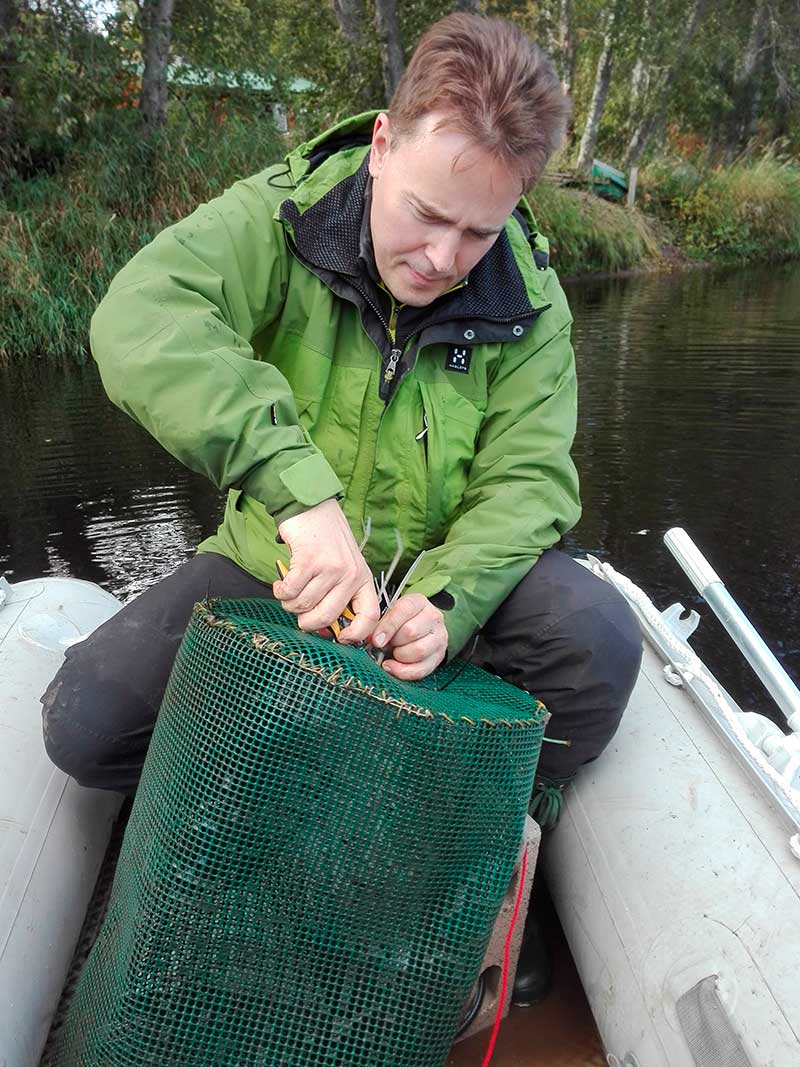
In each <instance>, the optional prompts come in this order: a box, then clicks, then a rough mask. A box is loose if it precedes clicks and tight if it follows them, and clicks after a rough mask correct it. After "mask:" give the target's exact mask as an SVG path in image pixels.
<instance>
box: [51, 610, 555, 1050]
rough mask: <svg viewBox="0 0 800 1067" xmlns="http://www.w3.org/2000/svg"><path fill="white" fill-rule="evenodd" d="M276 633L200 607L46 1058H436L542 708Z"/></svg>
mask: <svg viewBox="0 0 800 1067" xmlns="http://www.w3.org/2000/svg"><path fill="white" fill-rule="evenodd" d="M287 620H288V616H287V615H286V614H285V613H284V612H283V610H282V608H281V607H280V606H279V605H278V604H276V603H273V602H270V601H266V600H264V601H262V600H238V601H237V600H216V601H211V602H209V603H207V604H198V605H196V606H195V609H194V612H193V615H192V619H191V622H190V625H189V627H188V630H187V632H186V635H185V637H184V640H183V643H182V645H181V648H180V650H179V653H178V656H177V659H176V661H175V666H174V668H173V671H172V675H171V678H170V681H169V685H168V687H167V691H166V693H165V696H164V702H163V704H162V708H161V712H160V715H159V719H158V722H157V724H156V728H155V731H154V734H153V739H152V742H151V745H150V750H149V753H148V758H147V761H146V764H145V768H144V773H143V775H142V780H141V784H140V787H139V790H138V793H137V795H136V800H135V803H134V807H133V812H132V814H131V819H130V822H129V825H128V830H127V833H126V837H125V842H124V844H123V848H122V853H121V855H120V860H119V865H118V868H117V874H116V878H115V881H114V887H113V891H112V896H111V902H110V904H109V911H108V915H107V918H106V921H105V923H104V925H103V928H102V930H101V932H100V934H99V936H98V940H97V942H96V944H95V946H94V948H93V950H92V954H91V956H90V958H89V962H88V964H87V967H86V969H85V971H84V973H83V975H82V977H81V980H80V983H79V985H78V989H77V991H76V994H75V999H74V1000H73V1003H72V1005H71V1007H70V1010H69V1012H68V1015H67V1019H66V1021H65V1025H64V1028H63V1030H62V1033H61V1036H60V1040H59V1044H58V1047H57V1049H56V1050H55V1056H54V1060H55V1062H56V1063H57V1064H58V1065H59V1067H139V1065H141V1067H144V1065H147V1067H412V1065H413V1067H441V1065H442V1064H444V1062H445V1059H446V1056H447V1052H448V1049H449V1047H450V1044H451V1042H452V1040H453V1038H454V1036H455V1033H456V1031H457V1029H458V1023H459V1019H460V1015H461V1010H462V1008H463V1005H464V1003H465V1001H466V999H467V997H468V995H469V992H470V988H471V986H472V983H473V981H474V980H475V978H476V976H477V974H478V971H479V969H480V964H481V960H482V957H483V952H484V948H485V946H486V943H487V941H488V938H489V934H490V932H491V928H492V924H493V921H494V919H495V916H496V913H497V911H498V908H499V906H500V902H501V900H502V897H503V893H504V891H505V889H506V886H507V885H508V882H509V879H510V877H511V875H512V871H513V867H514V863H515V860H516V856H517V850H518V846H519V842H520V837H521V834H522V830H523V825H524V819H525V812H526V807H527V803H528V800H529V798H530V793H531V787H532V783H533V776H534V772H535V768H536V761H537V758H538V754H539V749H540V747H541V740H542V733H543V730H544V721H545V717H546V713H545V711H544V708H543V706H542V705H541V704H539V703H538V702H537V701H536V700H535V699H534V698H533V697H531V696H529V695H528V694H526V693H524V692H522V691H521V690H519V689H516V688H515V687H513V686H510V685H507V684H505V683H504V682H502V681H500V680H499V679H497V678H495V677H493V676H491V675H489V674H486V673H484V672H483V671H480V670H478V669H477V668H474V667H471V666H466V667H465V668H463V669H461V670H460V673H457V674H456V673H455V671H454V668H453V666H452V665H451V666H448V667H445V668H440V669H439V670H438V671H437V672H435V673H434V674H433V675H431V676H430V677H429V678H427V679H425V681H424V682H423V683H420V684H410V683H402V682H397V681H395V680H393V679H391V678H389V676H388V675H387V674H386V673H385V672H384V671H381V670H380V669H379V668H378V667H377V666H376V665H375V664H374V662H373V661H372V659H371V658H370V657H369V655H368V654H367V653H366V652H365V651H363V650H360V649H354V648H348V647H346V646H342V645H338V644H334V643H333V642H330V641H324V640H322V639H321V638H318V637H315V636H311V635H306V634H303V633H301V632H300V631H298V630H297V629H296V628H295V627H294V626H293V624H291V623H290V622H288V621H287ZM448 681H449V684H448ZM443 685H445V686H446V688H444V689H440V688H439V687H440V686H443Z"/></svg>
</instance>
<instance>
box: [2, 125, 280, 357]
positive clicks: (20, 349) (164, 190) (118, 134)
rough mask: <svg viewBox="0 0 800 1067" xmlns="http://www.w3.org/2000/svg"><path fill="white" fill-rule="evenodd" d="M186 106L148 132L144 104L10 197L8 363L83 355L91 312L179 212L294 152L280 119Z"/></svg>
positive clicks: (6, 228) (5, 236)
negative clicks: (212, 117)
mask: <svg viewBox="0 0 800 1067" xmlns="http://www.w3.org/2000/svg"><path fill="white" fill-rule="evenodd" d="M201 118H202V113H201V112H200V109H199V108H198V109H196V114H194V115H192V114H191V113H186V112H183V111H182V112H181V113H180V114H179V115H176V116H175V117H174V118H173V120H172V121H171V122H170V124H169V126H168V127H167V129H166V130H165V131H164V132H163V134H162V135H161V136H160V137H157V138H155V139H153V140H151V141H148V142H145V141H143V140H142V138H141V132H140V128H139V121H138V115H137V114H136V113H135V112H128V113H124V114H123V115H122V116H117V117H116V118H115V120H114V121H113V124H112V123H108V124H107V125H106V126H101V127H99V128H97V129H96V130H95V131H94V133H93V135H92V136H91V137H87V138H86V139H85V140H84V141H82V142H80V143H79V144H78V145H76V146H75V147H74V149H73V151H72V153H71V154H70V156H69V157H68V158H67V159H66V161H65V163H64V166H63V168H62V170H61V172H60V173H59V174H57V175H45V174H42V175H39V176H38V177H37V178H35V179H30V180H27V181H24V180H22V179H20V178H17V179H15V180H14V181H12V182H11V184H10V185H9V186H8V188H7V190H6V197H5V201H4V202H3V203H2V206H0V363H2V362H4V361H5V360H8V359H9V358H10V357H11V356H12V355H13V356H14V357H15V358H37V357H41V356H43V355H44V356H46V357H50V358H52V357H55V358H71V359H78V360H82V359H84V358H85V355H86V345H87V340H88V329H89V319H90V317H91V315H92V312H93V311H94V309H95V307H96V306H97V304H98V303H99V301H100V299H101V297H102V296H103V294H104V293H105V291H106V289H107V288H108V285H109V283H110V281H111V279H112V278H113V276H114V275H115V274H116V272H117V271H118V270H119V269H120V267H122V266H123V265H124V264H125V263H126V262H127V261H128V260H129V259H130V257H131V256H132V255H133V254H134V253H135V252H136V251H137V250H138V249H139V248H141V247H142V246H143V245H144V244H146V243H147V242H148V241H150V240H152V238H153V237H155V235H156V234H157V233H158V232H159V231H160V230H161V229H163V228H164V227H165V226H167V225H169V224H170V223H171V222H174V221H176V220H177V219H179V218H181V217H183V216H184V215H187V214H189V212H191V211H192V210H193V209H194V207H196V206H197V204H199V203H202V202H204V201H206V200H208V199H210V198H211V197H213V196H215V195H217V194H219V193H221V192H222V191H223V189H225V188H226V187H227V186H228V185H230V184H231V183H232V182H234V181H236V180H237V179H238V178H241V177H244V176H246V175H248V174H252V173H254V172H256V171H258V170H260V169H261V168H262V167H264V166H266V165H267V164H268V163H270V162H272V161H274V160H275V159H278V158H280V156H281V155H282V154H283V152H284V151H285V146H284V145H283V144H282V143H281V141H280V138H279V136H278V134H277V133H276V131H275V129H274V125H273V123H272V121H271V119H269V118H266V117H265V116H263V115H262V116H261V117H259V118H255V117H253V116H248V115H241V114H236V113H233V114H230V115H228V117H227V118H226V119H225V121H224V123H223V126H222V127H221V128H220V127H219V126H218V125H217V124H216V122H214V123H209V122H208V121H206V122H205V124H201V122H200V119H201Z"/></svg>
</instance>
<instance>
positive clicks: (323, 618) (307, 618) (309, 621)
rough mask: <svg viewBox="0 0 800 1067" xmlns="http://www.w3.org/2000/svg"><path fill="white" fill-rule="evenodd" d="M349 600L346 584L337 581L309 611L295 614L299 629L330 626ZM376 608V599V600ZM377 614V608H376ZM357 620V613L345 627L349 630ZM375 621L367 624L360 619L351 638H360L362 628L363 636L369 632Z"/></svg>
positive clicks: (319, 628)
mask: <svg viewBox="0 0 800 1067" xmlns="http://www.w3.org/2000/svg"><path fill="white" fill-rule="evenodd" d="M349 601H350V592H349V588H348V586H347V585H345V584H343V583H341V582H340V583H339V584H338V585H336V586H334V588H333V589H331V591H330V592H329V593H328V594H327V596H324V597H323V598H322V600H320V602H319V603H318V604H317V605H316V606H315V607H314V608H312V610H311V611H305V612H301V613H300V614H299V615H298V616H297V623H298V625H299V627H300V629H301V630H307V631H309V632H313V631H315V630H322V629H324V627H326V626H330V625H331V623H332V622H336V620H337V619H338V618H339V616H340V615H341V614H342V612H343V611H344V609H345V608H346V607H347V606H348V603H349ZM376 609H377V600H376ZM376 614H377V610H376ZM358 622H359V619H358V615H356V618H355V619H354V621H353V622H351V623H350V625H349V626H348V627H347V629H348V630H349V629H350V627H351V626H356V623H358ZM374 625H375V621H374V620H372V621H371V622H369V623H368V624H367V625H365V624H364V622H363V621H362V622H361V623H359V627H358V628H357V629H356V631H355V636H354V637H353V640H360V638H358V636H357V634H358V633H359V632H360V631H361V630H363V632H364V636H365V637H366V635H367V634H369V632H370V630H371V629H372V628H373V627H374Z"/></svg>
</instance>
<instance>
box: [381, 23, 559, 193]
mask: <svg viewBox="0 0 800 1067" xmlns="http://www.w3.org/2000/svg"><path fill="white" fill-rule="evenodd" d="M570 110H571V109H570V103H569V100H568V99H567V97H566V95H565V94H564V91H563V89H562V88H561V83H560V81H559V78H558V75H557V74H556V72H555V69H554V67H553V64H552V63H551V61H550V59H549V58H548V57H547V56H546V55H545V53H544V52H543V51H542V49H541V48H539V46H538V45H537V44H534V42H533V41H531V40H530V39H529V38H528V37H527V36H526V35H525V34H524V33H523V32H522V30H520V29H519V28H518V27H517V26H514V25H513V24H512V23H510V22H506V21H505V20H504V19H497V18H485V17H484V16H482V15H470V14H465V13H457V14H454V15H447V16H446V17H445V18H443V19H440V20H439V21H438V22H435V23H434V24H433V26H431V27H430V29H429V30H428V31H427V32H426V33H425V34H423V36H422V37H421V38H420V41H419V43H418V44H417V47H416V49H415V50H414V54H413V56H412V57H411V61H410V63H409V64H408V67H407V68H406V71H405V73H404V74H403V77H402V79H401V81H400V84H399V85H398V86H397V89H396V90H395V94H394V96H393V97H392V102H391V104H390V105H389V117H390V120H391V123H392V129H393V131H395V132H396V133H397V135H398V137H399V138H400V139H401V140H402V139H403V138H405V137H406V136H407V135H409V134H411V133H412V132H413V129H414V126H415V124H416V123H417V121H418V120H419V119H421V118H423V117H424V116H425V115H429V114H430V113H431V112H432V111H442V112H446V113H447V115H446V118H445V119H444V120H443V121H441V122H439V123H437V126H436V128H437V129H440V128H444V127H447V128H448V129H452V130H457V131H458V132H459V133H463V134H465V135H466V136H467V137H468V138H469V139H470V140H471V141H473V142H474V144H475V145H477V146H478V147H480V148H482V149H484V150H485V151H487V152H489V153H490V154H491V155H493V156H495V158H497V159H500V160H502V162H503V163H505V164H506V166H508V167H509V168H510V169H511V170H512V171H514V172H516V173H517V174H519V176H520V178H521V180H522V184H523V187H524V188H526V189H527V188H529V187H530V186H531V185H533V183H534V182H535V181H536V180H537V178H539V177H540V175H541V173H542V171H543V170H544V168H545V164H546V163H547V160H548V159H549V158H550V156H551V155H552V154H553V152H555V150H556V149H557V148H558V147H559V145H560V144H561V142H562V140H563V137H564V131H565V129H566V125H567V120H568V119H569V115H570Z"/></svg>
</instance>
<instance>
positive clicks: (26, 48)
mask: <svg viewBox="0 0 800 1067" xmlns="http://www.w3.org/2000/svg"><path fill="white" fill-rule="evenodd" d="M90 15H91V13H90V12H89V11H87V9H86V6H85V5H83V4H80V3H79V2H77V0H58V2H56V3H53V4H42V5H37V6H36V8H32V9H28V8H24V7H23V8H22V9H21V11H20V25H19V29H18V31H17V33H16V34H15V41H14V44H15V51H16V68H15V69H16V80H15V86H14V95H15V106H16V109H17V127H18V131H19V133H20V135H21V137H22V143H21V145H20V146H19V149H20V156H21V158H22V159H23V160H25V161H27V167H28V168H29V170H32V171H36V170H40V169H51V168H52V167H53V166H55V165H57V164H58V162H59V161H60V160H61V159H62V158H63V156H64V154H65V152H66V151H67V150H68V148H69V145H70V144H71V143H72V142H73V141H74V140H76V139H77V138H79V137H81V136H82V135H83V133H84V132H85V130H86V129H87V127H88V126H89V125H90V124H91V122H92V120H93V118H94V116H95V114H96V113H97V112H98V111H100V110H103V109H105V108H108V107H110V106H112V103H113V101H114V100H115V98H117V97H118V88H119V86H118V78H117V62H118V61H117V56H116V54H115V52H114V49H113V47H112V46H111V44H110V43H109V41H108V40H107V39H106V38H104V37H103V36H102V35H101V34H99V33H98V32H97V29H96V27H95V26H94V24H93V23H92V21H91V17H90Z"/></svg>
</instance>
